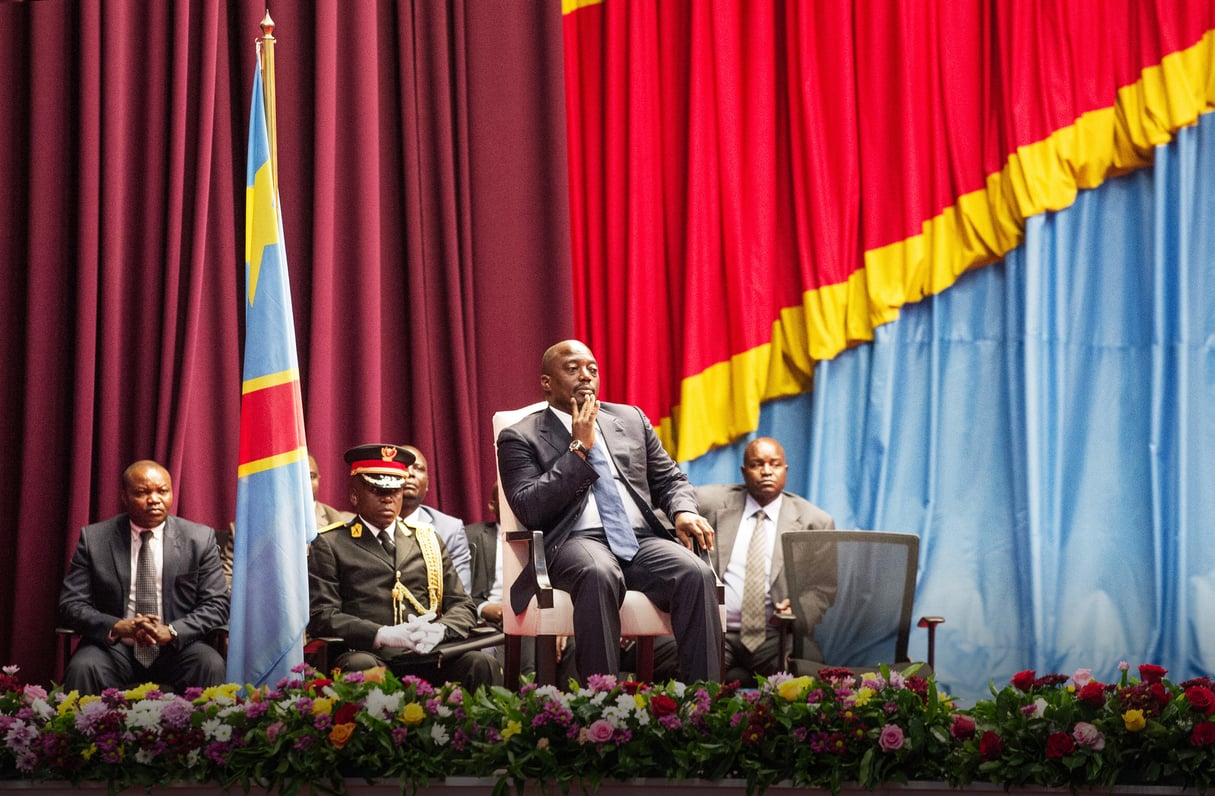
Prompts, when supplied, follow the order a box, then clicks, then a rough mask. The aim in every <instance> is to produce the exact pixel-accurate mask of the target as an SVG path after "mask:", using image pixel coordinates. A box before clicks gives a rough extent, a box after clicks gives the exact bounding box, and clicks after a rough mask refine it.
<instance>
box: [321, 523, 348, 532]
mask: <svg viewBox="0 0 1215 796" xmlns="http://www.w3.org/2000/svg"><path fill="white" fill-rule="evenodd" d="M345 525H346V521H345V520H338V521H337V522H331V523H329V524H328V525H326V526H325V527H324V528H317V529H316V532H317V533H328V532H329V531H334V530H337V529H338V528H341V527H343V526H345Z"/></svg>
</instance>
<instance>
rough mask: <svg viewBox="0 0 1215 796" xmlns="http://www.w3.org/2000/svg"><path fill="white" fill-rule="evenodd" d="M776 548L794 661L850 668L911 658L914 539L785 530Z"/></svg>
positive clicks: (916, 542) (878, 533)
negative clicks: (786, 596)
mask: <svg viewBox="0 0 1215 796" xmlns="http://www.w3.org/2000/svg"><path fill="white" fill-rule="evenodd" d="M781 544H782V545H783V549H784V554H785V577H786V579H787V583H788V587H789V597H790V600H791V601H792V610H793V613H794V617H795V619H794V631H793V645H792V648H793V657H794V658H803V659H808V660H815V661H822V662H825V663H826V664H828V665H830V666H849V667H857V666H873V665H876V664H879V663H887V664H896V663H902V662H905V661H907V660H908V658H907V645H908V639H909V637H910V635H911V611H912V608H913V603H914V601H915V579H916V568H917V565H918V560H919V550H920V539H919V537H918V536H916V535H915V534H909V533H887V532H882V531H789V532H786V533H784V534H781ZM816 645H817V646H816ZM820 651H821V652H820Z"/></svg>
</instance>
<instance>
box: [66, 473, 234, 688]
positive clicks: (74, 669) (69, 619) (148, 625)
mask: <svg viewBox="0 0 1215 796" xmlns="http://www.w3.org/2000/svg"><path fill="white" fill-rule="evenodd" d="M121 500H122V506H123V508H124V509H125V510H126V513H125V514H119V515H118V516H116V517H111V518H110V519H108V520H105V521H104V522H99V523H95V524H93V525H89V526H86V527H85V528H84V530H82V531H81V532H80V540H79V541H78V542H77V544H76V552H75V553H74V554H73V556H72V562H71V565H70V566H69V567H68V572H67V576H66V577H65V578H64V581H63V589H62V591H61V592H60V594H59V614H60V621H61V622H62V623H63V625H64V626H65V627H68V628H71V629H72V630H74V631H76V632H77V633H79V634H80V636H81V640H80V645H79V647H78V648H77V650H76V652H75V654H73V655H72V658H71V660H70V661H68V664H67V670H66V671H65V673H64V687H65V688H66V689H68V690H76V691H79V692H81V693H82V694H97V693H100V692H101V691H103V690H105V689H106V688H121V687H125V686H128V685H131V684H134V683H139V682H145V681H152V682H157V683H166V684H169V685H171V686H172V687H173V689H174V690H176V691H179V692H180V691H184V690H185V689H186V688H188V687H190V686H203V687H206V686H212V685H219V684H220V683H223V682H224V677H225V673H224V660H223V658H222V657H221V656H220V654H219V653H218V652H217V651H216V650H215V649H214V648H213V647H211V646H210V645H208V644H206V643H205V639H206V637H207V635H208V634H209V633H211V632H212V631H214V630H215V629H217V628H220V627H222V626H223V625H225V624H226V623H227V621H228V597H227V590H226V588H225V582H224V572H223V567H222V566H221V564H220V560H219V550H218V548H217V547H216V544H215V531H214V530H213V529H211V528H208V527H206V526H205V525H199V524H198V523H194V522H190V521H189V520H183V519H182V518H180V517H176V516H173V515H171V514H170V513H169V511H170V509H172V507H173V484H172V480H171V479H170V477H169V472H168V470H166V469H165V468H164V467H162V466H160V465H159V464H157V463H156V462H153V461H146V460H145V461H138V462H135V463H134V464H132V465H131V466H130V467H128V468H127V469H126V470H125V471H124V472H123V474H122V492H121Z"/></svg>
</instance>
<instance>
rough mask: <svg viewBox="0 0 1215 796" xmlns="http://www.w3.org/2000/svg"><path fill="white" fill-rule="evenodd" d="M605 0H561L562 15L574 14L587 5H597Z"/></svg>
mask: <svg viewBox="0 0 1215 796" xmlns="http://www.w3.org/2000/svg"><path fill="white" fill-rule="evenodd" d="M602 2H603V0H561V15H562V16H565V15H566V14H572V13H574V12H575V11H577V10H578V9H580V8H586V7H587V6H597V5H599V4H600V3H602Z"/></svg>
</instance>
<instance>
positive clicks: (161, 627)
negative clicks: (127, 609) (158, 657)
mask: <svg viewBox="0 0 1215 796" xmlns="http://www.w3.org/2000/svg"><path fill="white" fill-rule="evenodd" d="M113 633H114V637H115V638H126V639H130V640H131V641H134V642H135V643H136V644H137V645H139V646H141V647H159V646H163V645H165V644H168V643H169V642H170V641H171V640H172V639H173V636H172V635H171V634H170V633H169V629H168V626H167V625H165V624H163V623H162V622H161V621H160V617H159V616H157V615H156V614H135V616H134V617H133V618H131V619H121V620H119V621H118V622H117V623H115V625H114V630H113Z"/></svg>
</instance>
